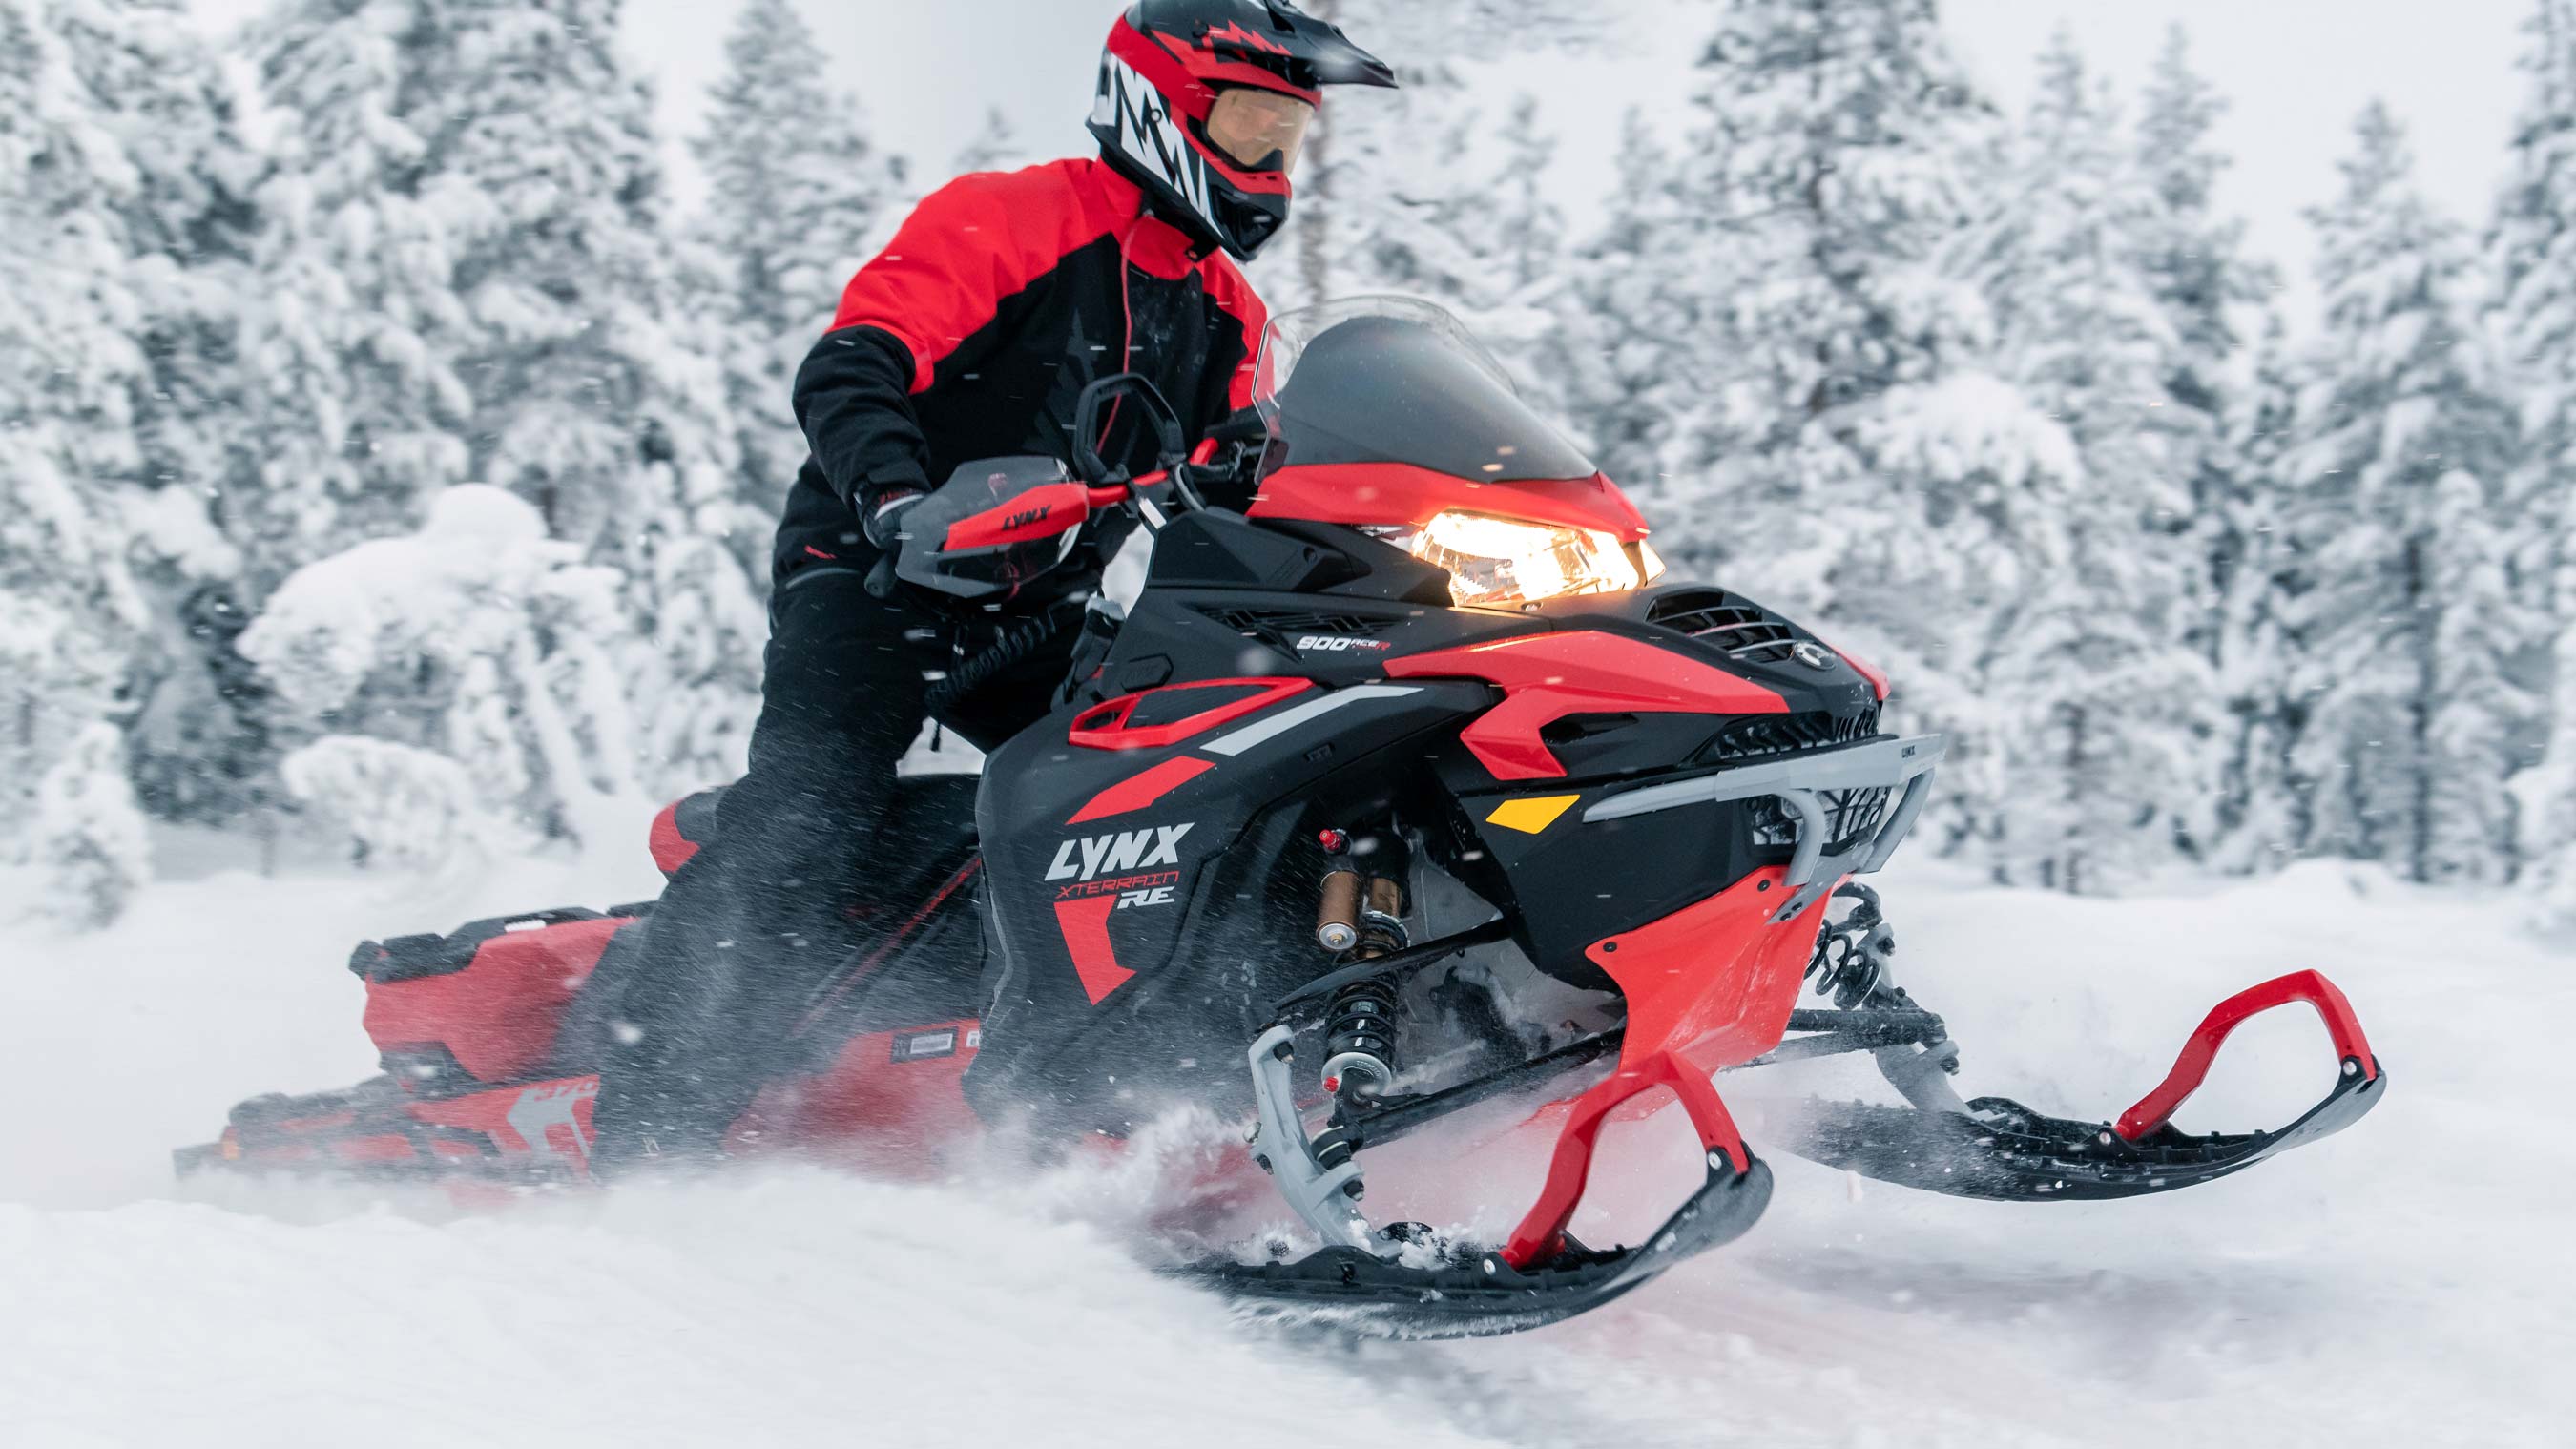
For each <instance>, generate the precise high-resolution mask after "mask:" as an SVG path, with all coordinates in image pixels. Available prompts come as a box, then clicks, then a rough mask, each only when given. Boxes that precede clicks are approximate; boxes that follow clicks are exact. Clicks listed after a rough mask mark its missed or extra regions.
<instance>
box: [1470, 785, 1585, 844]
mask: <svg viewBox="0 0 2576 1449" xmlns="http://www.w3.org/2000/svg"><path fill="white" fill-rule="evenodd" d="M1582 798H1583V797H1582V796H1580V795H1548V796H1543V797H1541V798H1539V799H1536V800H1506V801H1504V802H1503V803H1502V804H1501V805H1499V806H1496V807H1495V809H1494V813H1493V814H1491V815H1488V816H1486V817H1485V823H1486V824H1487V825H1499V826H1501V827H1503V828H1504V829H1505V830H1517V831H1519V832H1520V833H1521V834H1523V835H1537V834H1539V833H1541V832H1543V831H1545V830H1546V829H1547V828H1548V827H1549V826H1551V825H1554V824H1555V823H1556V817H1558V816H1560V815H1562V814H1564V813H1565V812H1566V811H1568V810H1571V809H1573V808H1574V802H1575V801H1577V800H1580V799H1582Z"/></svg>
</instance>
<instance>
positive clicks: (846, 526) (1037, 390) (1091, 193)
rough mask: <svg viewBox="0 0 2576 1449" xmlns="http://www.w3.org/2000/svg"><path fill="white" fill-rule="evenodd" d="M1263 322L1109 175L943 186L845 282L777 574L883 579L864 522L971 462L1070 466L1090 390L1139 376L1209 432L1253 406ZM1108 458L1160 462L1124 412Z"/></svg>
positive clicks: (800, 393) (813, 360) (808, 384)
mask: <svg viewBox="0 0 2576 1449" xmlns="http://www.w3.org/2000/svg"><path fill="white" fill-rule="evenodd" d="M1267 320H1268V318H1267V313H1266V312H1265V311H1264V309H1263V308H1262V305H1261V299H1260V298H1259V297H1257V296H1255V295H1254V294H1253V291H1252V287H1251V284H1250V283H1248V282H1246V281H1245V280H1244V278H1243V274H1242V273H1241V272H1240V271H1238V270H1236V269H1235V266H1234V263H1233V262H1232V261H1231V260H1229V259H1227V258H1226V257H1225V256H1223V255H1222V254H1216V253H1211V252H1205V251H1201V250H1199V249H1197V248H1195V247H1193V246H1192V244H1191V243H1190V241H1189V239H1188V238H1187V237H1185V236H1184V235H1183V234H1182V233H1181V232H1180V231H1178V230H1177V229H1175V228H1173V227H1171V226H1169V225H1167V224H1165V223H1164V222H1162V221H1161V220H1159V219H1157V218H1155V217H1154V216H1153V215H1151V214H1150V212H1149V211H1148V210H1147V207H1146V202H1145V198H1144V194H1143V192H1141V191H1140V190H1138V189H1137V187H1136V186H1135V185H1134V184H1133V183H1131V182H1129V181H1128V180H1126V178H1124V177H1122V176H1120V175H1118V174H1117V172H1115V171H1113V170H1111V169H1110V167H1109V166H1108V165H1107V164H1106V163H1104V162H1101V161H1098V160H1084V161H1057V162H1052V163H1049V164H1047V165H1044V166H1033V167H1030V168H1029V169H1028V170H1025V171H1014V172H1007V173H1003V172H988V173H981V174H977V175H972V176H963V177H960V178H958V179H957V180H955V181H952V182H950V183H949V184H948V185H946V186H945V187H942V188H941V189H940V190H938V191H936V192H934V193H932V194H931V195H930V197H929V198H928V199H926V200H924V201H923V202H922V203H921V205H920V207H919V208H918V209H916V210H915V211H914V212H913V214H912V216H911V218H910V219H909V220H907V221H906V222H905V223H904V225H903V229H902V230H901V231H900V232H898V233H897V234H896V236H895V239H894V242H893V244H892V245H890V246H888V247H887V248H886V249H885V251H884V253H883V254H881V255H879V256H878V257H877V258H876V259H875V260H874V261H871V262H869V263H868V264H867V265H866V266H865V267H862V268H861V269H860V270H859V274H858V275H857V276H856V277H853V278H852V279H851V280H850V285H849V287H848V289H847V290H846V291H844V292H843V293H842V296H841V310H840V313H839V315H838V316H837V317H836V318H834V319H833V323H832V330H831V331H830V332H828V333H826V334H824V337H823V340H822V341H821V342H819V343H817V344H816V345H815V347H814V350H813V352H812V354H811V355H809V356H808V357H807V358H806V360H805V365H804V367H803V368H802V369H800V370H799V371H798V373H797V375H796V416H797V418H798V420H799V421H800V422H801V423H803V425H804V428H805V436H806V438H807V440H808V441H809V442H810V443H812V445H813V449H814V453H813V459H812V461H811V462H810V463H808V464H807V466H806V468H805V470H804V472H803V473H802V475H801V476H800V477H799V478H798V480H797V485H796V488H795V490H794V492H793V493H792V495H791V496H790V498H789V501H788V506H787V517H786V520H785V522H784V523H783V524H782V526H781V528H780V530H779V540H778V567H779V569H780V571H781V573H782V574H785V573H789V572H793V571H794V570H795V569H797V568H800V567H804V566H807V565H811V564H814V563H817V562H835V563H851V564H872V563H873V561H874V558H875V551H874V550H873V549H872V548H871V547H869V546H868V545H867V544H866V542H865V540H864V538H863V536H862V535H861V534H860V531H859V520H860V518H861V517H862V516H863V515H864V513H865V512H866V511H867V510H868V509H869V508H870V507H871V506H872V505H873V504H874V503H875V502H876V501H877V500H878V499H880V498H882V497H884V496H886V495H888V494H890V493H893V492H897V491H920V490H924V489H928V488H931V487H934V486H936V485H937V484H939V483H942V482H945V481H946V480H947V478H948V475H949V474H950V473H951V472H953V471H955V469H956V468H957V466H958V465H959V464H961V463H966V462H971V461H973V460H976V459H979V458H992V457H1000V456H1004V455H1008V454H1049V455H1052V456H1055V457H1058V458H1064V459H1068V460H1069V459H1070V458H1071V456H1072V454H1071V448H1070V442H1069V439H1070V437H1071V433H1072V426H1073V411H1074V403H1075V401H1076V399H1078V398H1079V397H1080V396H1081V394H1082V390H1083V388H1084V387H1085V386H1086V385H1088V384H1089V383H1091V382H1092V381H1093V380H1094V379H1096V378H1100V377H1105V376H1108V375H1110V374H1111V373H1115V372H1122V371H1131V372H1141V373H1143V374H1145V375H1146V376H1147V377H1149V378H1151V379H1153V381H1154V383H1155V385H1156V386H1157V387H1158V388H1160V389H1161V390H1162V393H1163V395H1164V396H1165V397H1166V398H1168V399H1169V400H1170V401H1171V403H1172V405H1173V407H1174V408H1176V409H1178V410H1179V412H1180V414H1181V417H1182V420H1183V421H1184V423H1185V424H1187V425H1189V426H1190V427H1191V428H1192V430H1193V433H1194V434H1196V433H1199V432H1204V431H1205V430H1206V429H1208V428H1210V427H1213V426H1215V425H1216V424H1217V423H1219V422H1222V421H1224V420H1225V418H1226V417H1228V416H1229V415H1231V414H1233V413H1235V412H1237V411H1239V410H1240V409H1242V408H1244V407H1246V406H1249V405H1250V402H1251V382H1252V364H1253V361H1254V357H1255V354H1256V353H1257V352H1258V350H1259V347H1260V341H1261V332H1262V328H1263V327H1264V326H1265V325H1266V323H1267ZM1196 440H1197V439H1196V437H1195V436H1193V438H1192V441H1193V442H1195V441H1196ZM1101 451H1102V455H1103V456H1104V457H1106V458H1108V459H1109V460H1110V461H1111V462H1113V463H1124V464H1126V465H1127V466H1129V467H1131V468H1135V469H1138V470H1140V471H1141V470H1142V469H1145V468H1149V467H1151V466H1152V465H1153V459H1152V453H1153V448H1152V444H1151V441H1150V439H1149V437H1148V436H1147V435H1146V433H1145V430H1144V429H1143V428H1142V427H1141V426H1139V424H1138V422H1137V420H1136V419H1135V418H1133V417H1132V416H1131V417H1129V418H1126V419H1122V420H1116V421H1113V423H1112V425H1111V431H1110V437H1109V438H1108V440H1107V441H1106V442H1105V443H1104V445H1103V446H1102V449H1101Z"/></svg>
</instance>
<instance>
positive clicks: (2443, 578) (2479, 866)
mask: <svg viewBox="0 0 2576 1449" xmlns="http://www.w3.org/2000/svg"><path fill="white" fill-rule="evenodd" d="M2357 140H2358V148H2357V150H2356V153H2355V154H2354V155H2353V156H2352V157H2351V158H2349V159H2347V160H2346V161H2344V162H2343V163H2342V170H2343V174H2344V187H2343V190H2342V193H2341V194H2340V195H2339V196H2337V197H2336V198H2335V199H2334V200H2333V201H2332V202H2330V203H2328V204H2327V205H2325V206H2322V207H2319V208H2317V209H2316V210H2315V211H2314V212H2313V213H2312V214H2311V218H2310V219H2311V221H2312V223H2313V224H2314V225H2315V227H2316V229H2317V234H2318V252H2319V258H2318V267H2317V275H2318V280H2319V282H2320V284H2321V285H2322V287H2323V289H2324V292H2325V299H2326V325H2325V331H2324V334H2323V336H2322V337H2321V338H2320V339H2319V343H2318V346H2317V348H2316V352H2315V356H2314V359H2313V362H2312V364H2311V372H2310V375H2309V377H2308V379H2307V381H2306V384H2305V386H2304V388H2303V391H2302V397H2301V400H2300V408H2299V418H2298V423H2297V433H2298V439H2299V441H2298V446H2297V448H2296V450H2295V451H2294V452H2293V453H2292V454H2291V456H2290V458H2289V460H2288V461H2289V465H2290V467H2291V468H2292V469H2293V472H2294V476H2295V478H2296V479H2297V480H2298V484H2299V487H2300V497H2299V500H2298V503H2297V514H2296V517H2295V518H2294V520H2293V527H2294V530H2295V532H2296V536H2297V543H2298V547H2299V550H2300V554H2301V558H2302V561H2303V564H2304V567H2303V569H2302V580H2301V582H2302V583H2303V585H2304V591H2303V592H2302V593H2301V595H2300V596H2299V599H2298V601H2297V604H2296V610H2295V614H2294V616H2293V617H2294V629H2295V637H2296V638H2297V641H2298V644H2299V648H2300V652H2301V654H2302V656H2303V657H2302V659H2301V661H2300V668H2301V685H2302V689H2303V692H2304V694H2305V708H2306V715H2307V718H2306V723H2305V728H2304V731H2303V733H2302V735H2301V738H2300V739H2299V740H2298V742H2297V743H2296V745H2295V746H2294V755H2293V759H2294V762H2295V765H2296V768H2297V770H2298V774H2299V779H2298V780H2297V782H2296V784H2297V786H2298V788H2299V790H2300V792H2301V794H2302V797H2303V803H2304V805H2305V806H2306V809H2307V812H2308V821H2309V846H2310V848H2311V849H2312V850H2316V851H2322V852H2327V853H2332V854H2337V855H2346V856H2353V857H2358V858H2363V859H2375V860H2385V861H2387V862H2389V863H2390V864H2391V865H2393V866H2395V867H2397V868H2398V869H2400V870H2402V871H2404V872H2405V873H2406V874H2407V875H2408V876H2410V877H2411V878H2413V879H2416V880H2419V881H2428V882H2431V881H2445V880H2458V879H2466V880H2498V879H2502V878H2504V877H2505V876H2506V875H2508V874H2509V873H2510V872H2511V870H2512V869H2513V865H2514V861H2515V850H2516V840H2515V832H2514V830H2513V812H2512V808H2511V803H2510V800H2509V797H2508V794H2507V787H2506V781H2507V778H2508V777H2509V776H2510V775H2511V774H2512V773H2513V770H2514V767H2515V765H2516V763H2517V762H2516V760H2515V759H2514V756H2513V752H2512V750H2511V747H2510V741H2511V739H2512V738H2513V736H2514V735H2515V733H2516V732H2517V730H2518V729H2519V728H2521V727H2523V726H2524V724H2525V722H2527V721H2528V719H2529V718H2530V716H2531V715H2532V713H2533V711H2534V709H2535V706H2536V702H2535V701H2533V700H2532V699H2530V697H2529V695H2528V692H2527V690H2526V689H2525V688H2524V687H2523V686H2522V685H2521V684H2519V683H2517V682H2516V681H2515V680H2514V679H2513V678H2512V677H2511V669H2510V665H2509V659H2510V656H2511V655H2512V654H2514V653H2515V652H2516V651H2517V650H2519V649H2521V648H2523V647H2527V646H2528V644H2529V643H2531V642H2532V641H2533V640H2535V639H2536V638H2537V637H2538V623H2539V621H2538V620H2537V619H2536V618H2534V617H2533V616H2532V614H2531V613H2530V611H2528V610H2526V609H2524V608H2522V607H2521V606H2520V605H2519V604H2517V602H2516V601H2515V600H2514V598H2513V597H2512V590H2511V589H2510V587H2509V585H2508V578H2509V568H2510V561H2509V559H2508V557H2507V553H2508V552H2509V550H2508V547H2507V543H2506V540H2505V538H2504V537H2503V536H2502V534H2503V531H2502V530H2500V529H2498V528H2495V527H2493V526H2491V525H2490V524H2489V523H2488V521H2487V520H2488V519H2491V518H2494V517H2499V516H2504V510H2503V507H2502V505H2503V504H2504V502H2505V498H2506V494H2505V488H2506V484H2507V480H2508V479H2509V478H2510V477H2511V476H2512V464H2513V461H2514V453H2513V450H2514V448H2515V446H2516V438H2515V425H2514V422H2515V420H2514V418H2513V416H2512V414H2511V411H2510V409H2509V408H2508V407H2507V406H2506V403H2505V401H2504V400H2503V398H2502V397H2501V396H2500V394H2499V392H2498V390H2497V377H2496V374H2495V370H2494V368H2493V365H2492V359H2491V357H2490V356H2489V353H2488V349H2487V348H2486V347H2485V346H2484V343H2483V339H2482V337H2481V335H2480V334H2479V332H2478V330H2477V329H2476V328H2475V326H2474V325H2473V322H2472V320H2471V319H2470V318H2469V317H2468V315H2467V314H2466V312H2465V310H2464V308H2465V306H2466V304H2467V302H2468V298H2467V297H2466V296H2464V295H2463V294H2464V289H2465V286H2466V284H2467V273H2468V261H2467V257H2466V254H2465V248H2464V246H2463V243H2462V239H2461V237H2460V235H2459V232H2458V229H2457V228H2456V227H2454V226H2453V225H2451V224H2450V223H2449V222H2447V221H2445V220H2444V219H2442V218H2441V217H2439V216H2438V215H2436V214H2435V212H2434V211H2433V209H2432V207H2431V206H2430V205H2429V204H2428V203H2427V202H2426V201H2425V200H2424V198H2423V197H2422V196H2421V195H2420V194H2418V193H2417V192H2416V191H2415V189H2414V187H2413V183H2412V177H2411V170H2412V161H2411V158H2410V156H2409V154H2408V150H2407V146H2406V142H2405V137H2404V133H2403V131H2402V130H2401V128H2400V127H2399V125H2398V123H2397V122H2396V120H2395V119H2394V118H2393V117H2391V116H2390V115H2389V113H2388V111H2387V110H2386V108H2385V107H2382V106H2378V105H2373V106H2372V107H2370V108H2369V109H2367V110H2366V111H2364V112H2363V113H2362V116H2361V119H2360V121H2359V123H2358V127H2357Z"/></svg>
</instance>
